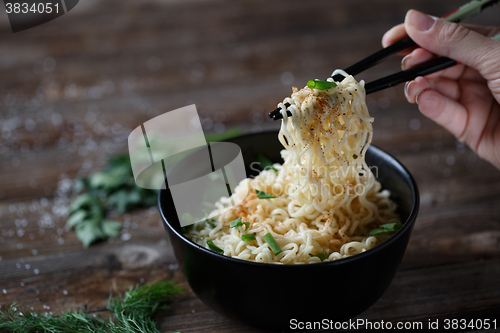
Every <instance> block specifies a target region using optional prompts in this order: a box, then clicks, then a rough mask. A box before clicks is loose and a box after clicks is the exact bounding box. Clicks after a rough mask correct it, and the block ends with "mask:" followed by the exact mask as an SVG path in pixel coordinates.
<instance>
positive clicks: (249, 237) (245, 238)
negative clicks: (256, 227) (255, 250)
mask: <svg viewBox="0 0 500 333" xmlns="http://www.w3.org/2000/svg"><path fill="white" fill-rule="evenodd" d="M241 240H242V241H244V242H248V241H253V240H255V235H254V234H246V235H241Z"/></svg>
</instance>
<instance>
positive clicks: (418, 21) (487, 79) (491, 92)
mask: <svg viewBox="0 0 500 333" xmlns="http://www.w3.org/2000/svg"><path fill="white" fill-rule="evenodd" d="M499 32H500V28H498V27H479V26H470V25H466V26H464V25H460V24H456V23H449V22H446V21H444V20H440V19H438V18H435V17H431V16H428V15H425V14H423V13H421V12H418V11H416V10H410V11H409V12H408V13H407V14H406V18H405V23H404V24H400V25H397V26H395V27H394V28H392V29H391V30H389V31H387V32H386V33H385V35H384V37H383V38H382V44H383V45H384V47H385V46H388V45H390V44H392V43H394V42H396V41H398V40H399V39H401V38H403V37H404V36H405V35H406V34H408V35H409V36H410V37H411V38H412V39H413V40H414V41H415V43H417V45H418V46H419V47H418V48H416V49H414V50H413V51H412V52H411V53H409V54H407V55H406V57H405V58H404V59H403V61H402V67H403V69H406V68H410V67H413V66H415V65H418V64H421V63H423V62H426V61H428V60H430V59H432V58H435V57H437V56H445V57H448V58H451V59H454V60H457V61H458V62H459V63H460V64H459V65H457V66H454V67H451V68H448V69H446V70H443V71H440V72H437V73H434V74H431V75H428V76H426V77H418V78H416V79H415V80H414V81H410V82H407V83H406V86H405V95H406V98H407V99H408V101H409V102H410V103H417V104H418V107H419V110H420V112H422V114H424V115H425V116H427V117H428V118H430V119H432V120H434V121H435V122H436V123H438V124H440V125H441V126H443V127H445V128H446V129H448V130H449V131H450V132H451V133H452V134H453V135H455V137H456V138H457V139H459V140H460V141H462V142H464V143H466V144H467V145H468V146H470V147H471V148H472V149H473V150H474V151H475V152H476V153H477V154H478V155H479V156H480V157H482V158H484V159H485V160H488V161H489V162H491V163H492V164H493V165H495V166H496V167H497V168H499V169H500V41H496V40H493V39H491V38H489V37H492V36H495V35H496V34H497V33H499Z"/></svg>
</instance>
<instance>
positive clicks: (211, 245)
mask: <svg viewBox="0 0 500 333" xmlns="http://www.w3.org/2000/svg"><path fill="white" fill-rule="evenodd" d="M207 244H208V247H209V248H210V250H212V251H214V252H216V253H218V254H224V250H223V249H221V248H220V247H218V246H217V245H215V244H214V241H213V240H211V239H209V240H207Z"/></svg>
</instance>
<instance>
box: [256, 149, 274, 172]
mask: <svg viewBox="0 0 500 333" xmlns="http://www.w3.org/2000/svg"><path fill="white" fill-rule="evenodd" d="M257 162H259V163H260V167H261V169H262V170H266V169H272V170H274V171H275V172H278V169H276V168H275V167H274V166H273V162H271V160H270V159H269V158H267V157H266V156H264V155H262V154H261V153H259V154H257Z"/></svg>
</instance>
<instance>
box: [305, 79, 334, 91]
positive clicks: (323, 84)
mask: <svg viewBox="0 0 500 333" xmlns="http://www.w3.org/2000/svg"><path fill="white" fill-rule="evenodd" d="M336 86H337V84H336V83H335V82H330V81H321V80H309V81H307V87H308V88H310V89H321V90H327V89H330V88H335V87H336Z"/></svg>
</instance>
